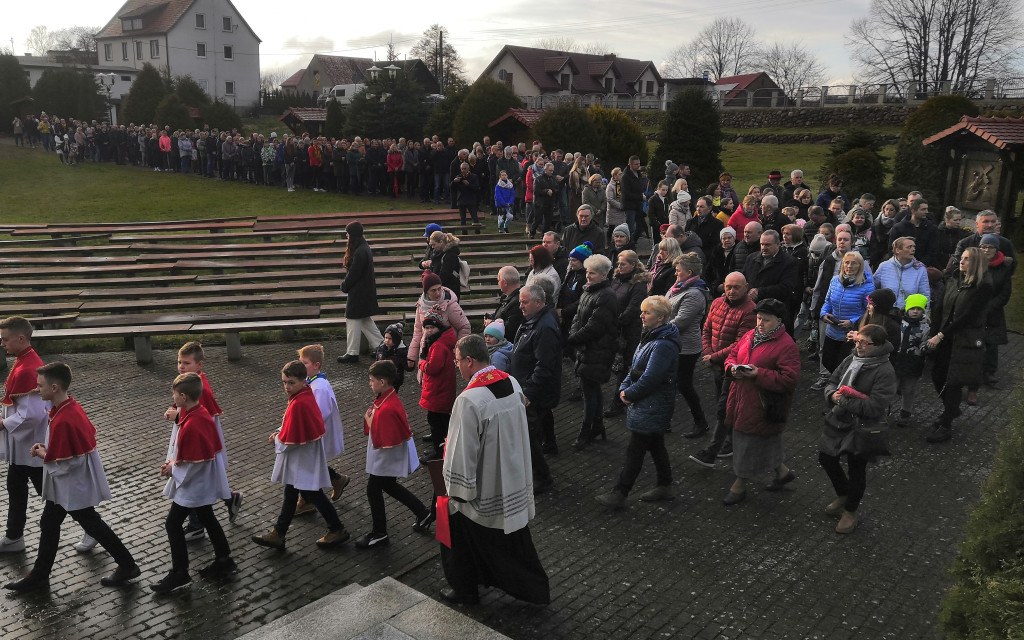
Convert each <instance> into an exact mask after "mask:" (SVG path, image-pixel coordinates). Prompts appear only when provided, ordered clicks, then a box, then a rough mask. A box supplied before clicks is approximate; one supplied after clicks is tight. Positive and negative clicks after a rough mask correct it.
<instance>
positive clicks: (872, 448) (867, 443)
mask: <svg viewBox="0 0 1024 640" xmlns="http://www.w3.org/2000/svg"><path fill="white" fill-rule="evenodd" d="M853 453H854V455H858V456H861V457H864V458H872V457H874V456H891V455H892V452H890V451H889V424H888V423H887V422H877V423H875V424H874V425H872V426H870V427H866V426H864V425H857V428H856V430H855V431H854V432H853Z"/></svg>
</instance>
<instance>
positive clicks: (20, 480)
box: [7, 464, 43, 540]
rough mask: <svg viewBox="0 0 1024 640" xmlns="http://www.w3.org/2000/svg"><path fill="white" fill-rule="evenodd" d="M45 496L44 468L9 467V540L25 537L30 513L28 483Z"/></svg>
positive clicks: (14, 465)
mask: <svg viewBox="0 0 1024 640" xmlns="http://www.w3.org/2000/svg"><path fill="white" fill-rule="evenodd" d="M29 482H32V486H33V487H34V488H35V490H36V495H42V494H43V468H42V467H30V466H28V465H24V464H12V465H8V466H7V538H8V539H9V540H17V539H18V538H20V537H21V536H23V535H25V520H26V518H27V515H26V514H27V512H28V483H29Z"/></svg>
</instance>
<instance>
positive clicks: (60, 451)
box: [43, 397, 96, 462]
mask: <svg viewBox="0 0 1024 640" xmlns="http://www.w3.org/2000/svg"><path fill="white" fill-rule="evenodd" d="M94 449H96V427H94V426H92V423H91V422H89V418H88V417H86V415H85V411H84V410H83V409H82V405H80V404H78V402H77V401H76V400H75V399H74V398H70V397H69V398H68V399H67V400H65V401H64V402H62V403H60V404H59V405H57V406H56V407H54V408H52V409H50V438H49V440H48V442H47V446H46V457H45V458H43V462H56V461H58V460H70V459H71V458H74V457H77V456H84V455H85V454H87V453H89V452H91V451H93V450H94Z"/></svg>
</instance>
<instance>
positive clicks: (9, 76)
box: [0, 53, 32, 126]
mask: <svg viewBox="0 0 1024 640" xmlns="http://www.w3.org/2000/svg"><path fill="white" fill-rule="evenodd" d="M31 95H32V88H31V86H29V83H28V76H27V75H25V70H24V69H22V68H21V63H20V62H18V59H17V58H15V57H14V56H13V55H10V54H7V53H4V54H0V122H3V123H4V124H5V126H6V124H8V123H10V122H11V120H13V119H14V116H23V115H25V114H24V113H23V112H22V110H21V108H20V105H16V104H11V103H12V102H14V101H16V100H20V99H21V98H25V97H30V96H31Z"/></svg>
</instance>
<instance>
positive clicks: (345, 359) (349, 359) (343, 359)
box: [338, 353, 359, 364]
mask: <svg viewBox="0 0 1024 640" xmlns="http://www.w3.org/2000/svg"><path fill="white" fill-rule="evenodd" d="M338 362H340V363H341V364H359V356H354V355H352V354H349V353H346V354H345V355H343V356H338Z"/></svg>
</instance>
